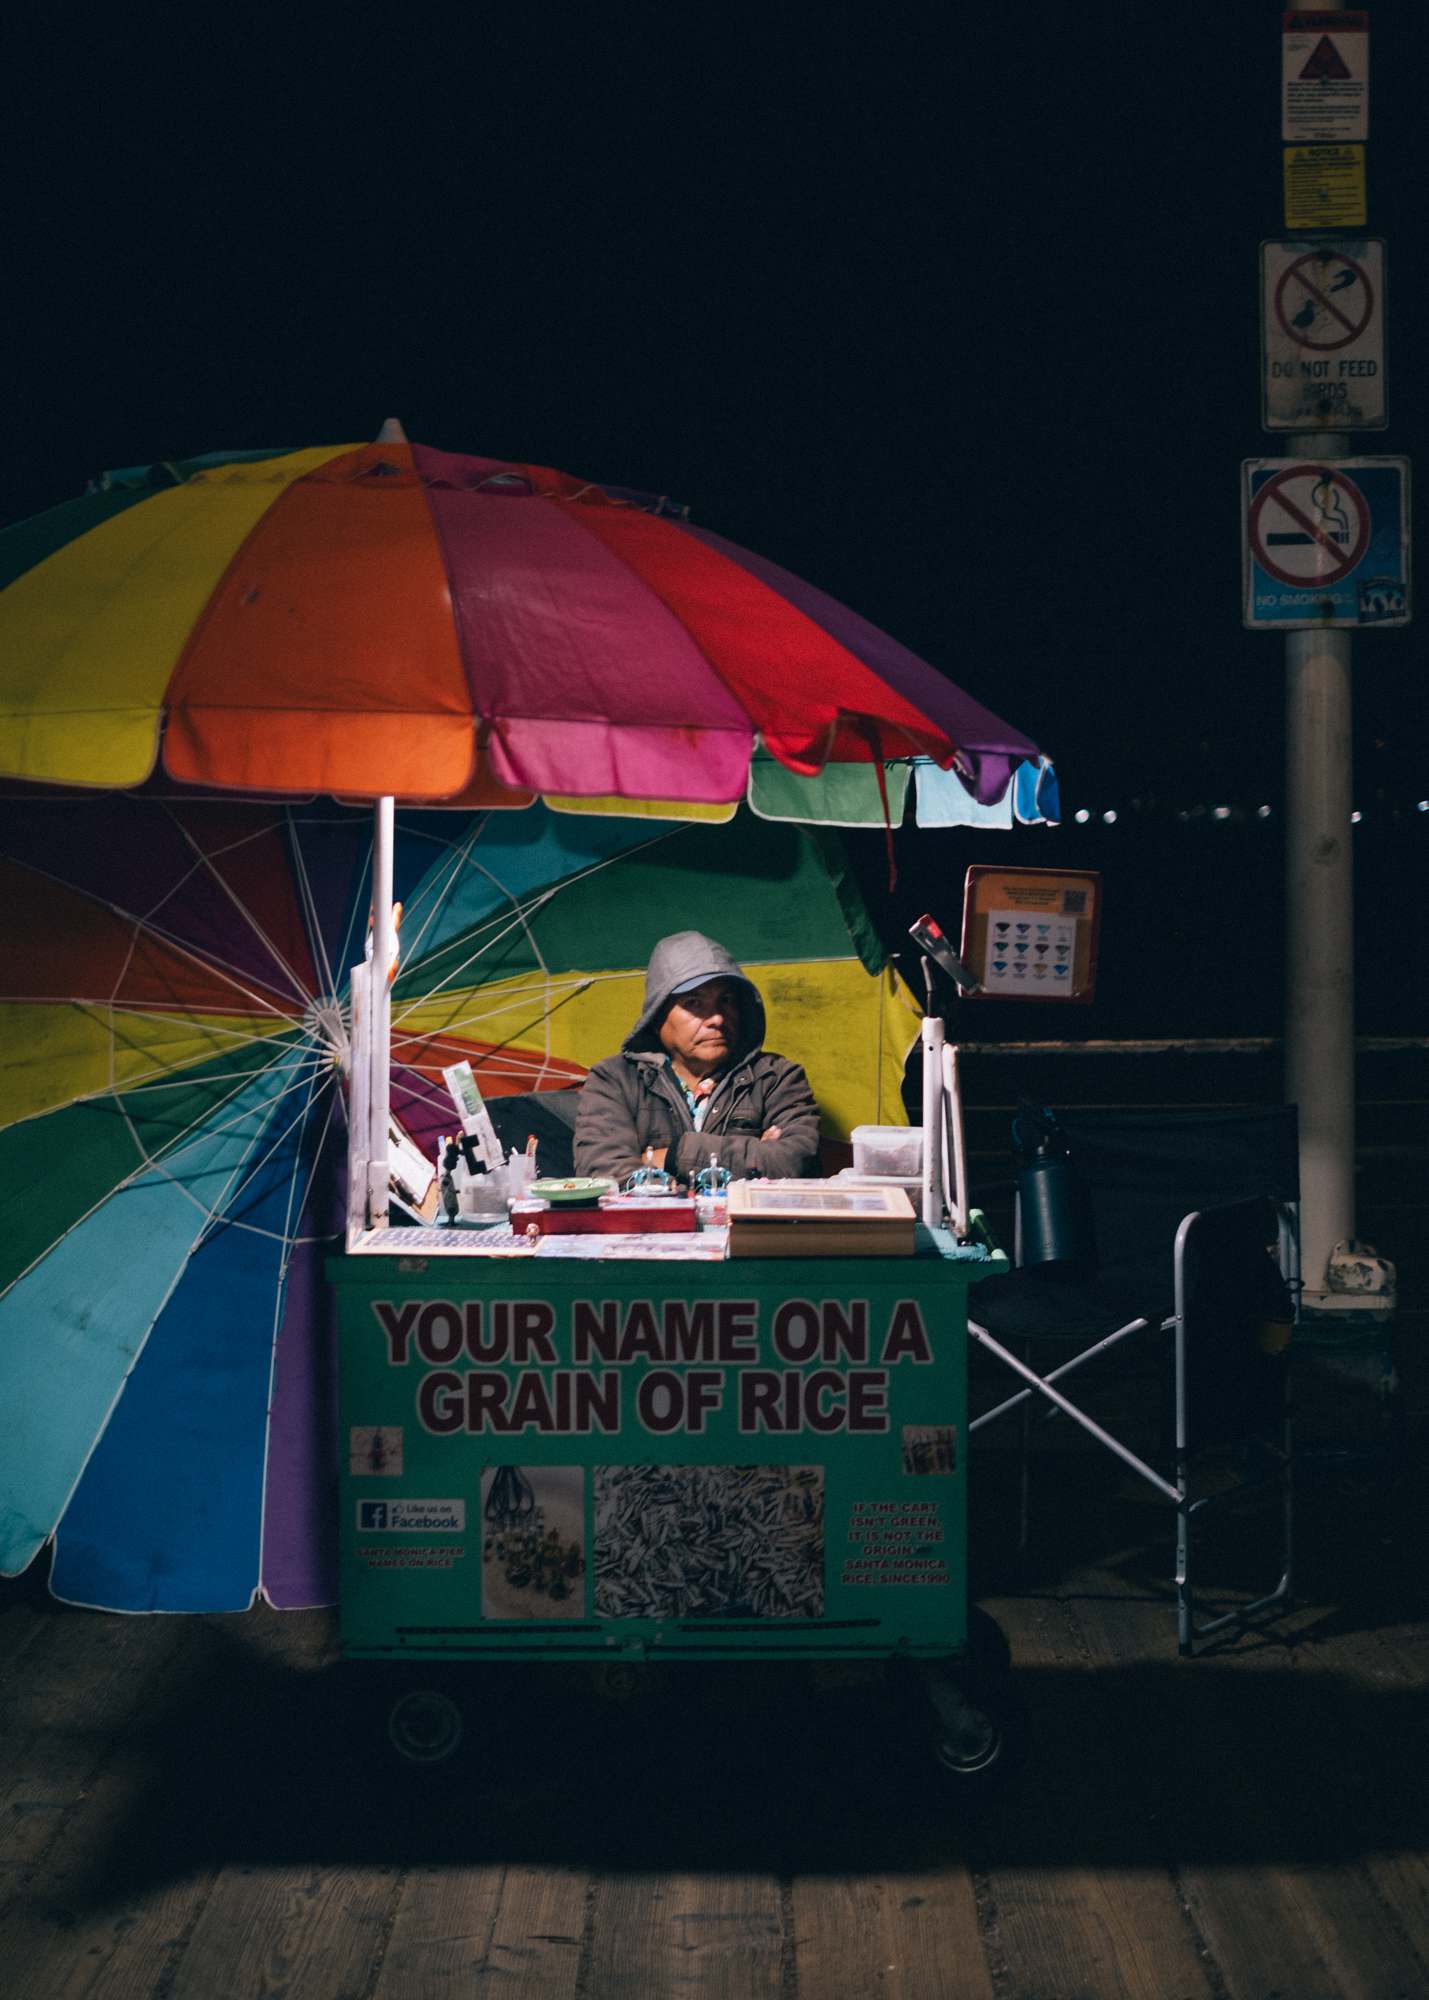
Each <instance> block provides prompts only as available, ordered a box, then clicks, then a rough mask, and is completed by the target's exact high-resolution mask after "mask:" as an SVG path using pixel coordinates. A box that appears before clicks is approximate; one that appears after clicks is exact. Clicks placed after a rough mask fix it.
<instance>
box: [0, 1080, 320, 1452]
mask: <svg viewBox="0 0 1429 2000" xmlns="http://www.w3.org/2000/svg"><path fill="white" fill-rule="evenodd" d="M276 1067H277V1059H276V1058H275V1059H274V1061H273V1062H272V1063H269V1064H268V1065H267V1068H268V1069H274V1068H276ZM265 1074H266V1071H265V1070H263V1069H258V1070H253V1071H251V1072H249V1073H248V1074H247V1075H246V1076H245V1077H243V1078H242V1079H241V1081H242V1082H243V1083H252V1082H254V1081H256V1079H257V1078H258V1077H260V1076H263V1075H265ZM291 1088H293V1086H292V1085H289V1086H288V1087H287V1089H291ZM287 1089H284V1090H282V1091H279V1093H278V1095H277V1096H276V1097H274V1098H273V1099H272V1100H271V1102H270V1103H269V1105H268V1106H267V1107H266V1109H267V1114H268V1115H269V1116H271V1115H272V1112H273V1110H274V1108H275V1107H276V1106H277V1105H278V1104H280V1103H281V1102H282V1100H283V1098H284V1097H285V1096H286V1095H287ZM114 1095H115V1098H116V1101H117V1102H118V1105H119V1112H120V1116H121V1117H122V1118H123V1119H124V1122H125V1124H126V1125H128V1127H129V1134H130V1137H131V1138H132V1139H133V1141H134V1147H135V1150H136V1151H137V1153H138V1154H139V1164H138V1165H137V1166H135V1167H133V1168H132V1169H131V1170H130V1171H129V1172H128V1173H127V1174H125V1175H124V1176H123V1178H122V1179H121V1180H118V1181H116V1182H115V1183H114V1185H113V1186H112V1187H111V1188H108V1189H106V1191H105V1192H104V1193H103V1194H102V1195H100V1196H99V1198H98V1199H97V1200H96V1201H92V1202H91V1203H90V1205H89V1207H88V1208H87V1209H85V1211H84V1213H83V1214H82V1215H77V1216H75V1217H74V1219H73V1221H71V1222H67V1223H66V1224H65V1226H64V1228H63V1229H62V1230H61V1231H60V1232H59V1234H58V1235H57V1236H56V1237H54V1238H53V1240H52V1241H51V1242H49V1243H47V1244H46V1245H45V1247H44V1249H43V1250H40V1251H38V1252H37V1253H36V1255H35V1256H34V1257H32V1258H31V1259H30V1262H29V1263H28V1264H27V1265H26V1266H25V1268H24V1270H22V1271H17V1272H16V1273H15V1275H14V1277H13V1278H12V1279H11V1280H10V1282H9V1283H8V1284H7V1285H5V1286H4V1287H3V1288H0V1298H4V1297H6V1296H7V1295H8V1294H9V1293H10V1292H11V1291H12V1290H13V1289H14V1287H15V1286H16V1285H18V1284H19V1283H20V1281H21V1279H22V1278H24V1277H26V1276H27V1275H28V1274H29V1273H30V1272H31V1271H33V1270H34V1269H35V1268H36V1267H37V1266H38V1265H40V1264H43V1263H44V1261H45V1259H46V1257H48V1256H50V1255H51V1254H52V1252H54V1251H55V1250H57V1249H58V1248H59V1246H60V1244H61V1243H63V1242H64V1240H65V1238H66V1237H68V1236H72V1235H73V1234H74V1232H75V1231H76V1230H77V1229H82V1228H83V1227H84V1224H85V1223H86V1222H88V1220H89V1219H90V1217H91V1216H92V1215H94V1214H96V1213H97V1212H98V1211H99V1210H100V1209H101V1208H103V1206H104V1204H105V1203H106V1202H108V1201H112V1200H113V1199H114V1197H115V1196H116V1195H119V1194H123V1193H124V1191H125V1190H126V1189H127V1188H130V1187H133V1186H134V1185H135V1183H136V1182H138V1181H141V1180H142V1179H143V1178H144V1177H145V1175H146V1174H150V1173H158V1174H162V1175H163V1177H164V1178H165V1180H167V1181H169V1182H170V1183H171V1185H172V1186H174V1187H175V1188H177V1189H178V1191H179V1193H180V1194H182V1195H183V1196H184V1198H185V1199H186V1200H187V1201H190V1202H192V1203H193V1205H194V1207H195V1208H197V1209H198V1210H199V1211H200V1213H201V1214H203V1215H205V1216H208V1215H210V1214H211V1213H212V1212H213V1211H211V1210H209V1209H208V1208H206V1207H205V1204H204V1203H203V1202H201V1201H200V1200H199V1199H198V1197H197V1196H196V1195H194V1194H192V1193H191V1192H190V1191H189V1189H188V1188H186V1187H185V1186H184V1185H183V1183H182V1181H178V1180H175V1178H174V1176H173V1175H172V1174H171V1173H169V1172H168V1170H167V1168H166V1167H165V1165H164V1155H163V1154H151V1153H150V1152H149V1151H148V1149H147V1148H146V1147H145V1145H144V1143H143V1141H142V1140H141V1139H140V1137H139V1134H138V1132H137V1131H136V1130H135V1128H134V1121H133V1119H132V1118H131V1117H130V1116H129V1113H128V1111H127V1110H126V1109H125V1107H124V1103H123V1099H122V1097H121V1096H120V1094H119V1093H118V1092H117V1091H116V1092H115V1093H114ZM237 1095H238V1092H237V1090H236V1089H235V1090H233V1091H230V1092H229V1094H228V1096H227V1097H226V1098H224V1099H223V1100H222V1102H223V1103H225V1104H228V1103H231V1102H232V1101H233V1099H234V1097H236V1096H237ZM234 1122H235V1121H234V1120H233V1119H231V1118H230V1119H226V1120H225V1121H224V1122H223V1123H222V1124H219V1125H215V1126H212V1127H210V1128H209V1136H216V1135H217V1134H218V1133H220V1132H225V1131H227V1130H228V1129H229V1128H230V1126H232V1125H233V1123H234ZM202 1124H203V1118H202V1116H200V1117H198V1118H195V1119H193V1120H191V1121H190V1123H189V1124H188V1125H186V1126H184V1128H183V1129H182V1131H181V1132H180V1133H179V1134H178V1135H177V1137H176V1139H175V1140H174V1144H173V1145H171V1146H169V1147H168V1148H166V1152H167V1153H169V1154H171V1153H172V1152H173V1149H174V1145H181V1144H183V1142H184V1141H185V1140H187V1139H188V1138H189V1136H190V1135H191V1134H192V1133H194V1132H196V1131H197V1130H198V1129H199V1127H200V1126H201V1125H202ZM241 1170H242V1162H240V1163H239V1164H238V1165H237V1166H235V1167H234V1168H233V1170H232V1173H233V1174H237V1173H239V1172H241ZM229 1178H230V1180H231V1179H232V1174H230V1176H229ZM220 1198H221V1197H220ZM202 1234H203V1226H202V1225H200V1228H199V1230H198V1233H197V1234H196V1235H195V1237H194V1241H193V1243H192V1244H190V1246H189V1249H188V1251H187V1253H186V1254H185V1257H184V1259H183V1263H181V1264H180V1266H179V1271H178V1272H176V1274H175V1278H174V1284H177V1283H178V1278H179V1275H180V1274H181V1273H182V1270H183V1265H184V1264H186V1263H187V1262H188V1259H189V1257H191V1256H192V1255H193V1252H194V1249H195V1247H196V1246H197V1244H198V1241H199V1238H200V1237H201V1236H202ZM172 1293H173V1285H171V1286H170V1287H169V1290H168V1291H167V1292H166V1293H165V1295H164V1304H165V1305H166V1304H167V1303H168V1300H169V1298H170V1297H171V1296H172ZM163 1309H164V1306H163V1305H160V1307H159V1311H158V1312H156V1313H155V1315H154V1319H153V1320H151V1321H150V1322H149V1328H148V1329H147V1330H146V1332H145V1335H144V1339H145V1340H146V1341H147V1339H148V1336H149V1332H150V1331H152V1329H153V1325H154V1320H157V1319H158V1317H159V1313H161V1312H162V1311H163ZM142 1351H143V1342H141V1343H140V1346H139V1347H138V1348H137V1349H136V1350H135V1354H134V1361H133V1362H131V1363H130V1372H132V1370H133V1366H134V1363H135V1362H137V1361H138V1359H139V1355H140V1353H142ZM105 1421H106V1423H107V1422H108V1418H107V1417H106V1419H105ZM101 1432H102V1427H101ZM95 1442H96V1443H98V1439H97V1438H96V1440H95Z"/></svg>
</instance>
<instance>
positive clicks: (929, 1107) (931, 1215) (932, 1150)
mask: <svg viewBox="0 0 1429 2000" xmlns="http://www.w3.org/2000/svg"><path fill="white" fill-rule="evenodd" d="M925 969H926V968H925ZM929 984H930V986H931V980H930V982H929ZM944 1048H945V1043H944V1038H943V1023H942V1020H941V1018H940V1017H939V1016H938V1015H937V1014H935V1013H934V1012H933V998H932V994H931V992H930V993H929V995H928V1000H927V1003H926V1005H925V1008H924V1013H923V1220H924V1222H925V1223H926V1224H927V1226H928V1228H929V1229H941V1228H942V1226H943V1205H944V1201H945V1199H946V1197H945V1193H944V1184H943V1132H944V1129H945V1128H944V1120H945V1118H946V1116H947V1113H946V1108H945V1106H944V1103H943V1052H944Z"/></svg>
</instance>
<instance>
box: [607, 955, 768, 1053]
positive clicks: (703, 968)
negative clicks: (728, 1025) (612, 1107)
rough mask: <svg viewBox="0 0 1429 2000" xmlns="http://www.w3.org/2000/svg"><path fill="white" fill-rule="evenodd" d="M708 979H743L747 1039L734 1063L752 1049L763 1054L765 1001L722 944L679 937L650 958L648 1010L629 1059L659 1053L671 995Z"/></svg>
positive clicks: (629, 1042)
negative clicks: (660, 1029) (660, 1030)
mask: <svg viewBox="0 0 1429 2000" xmlns="http://www.w3.org/2000/svg"><path fill="white" fill-rule="evenodd" d="M704 979H737V980H738V981H739V982H740V985H741V986H742V987H743V988H744V992H745V996H746V997H745V1004H744V1006H743V1007H742V1008H741V1010H740V1029H741V1033H740V1038H739V1046H738V1047H737V1048H736V1050H735V1052H734V1060H735V1061H736V1062H737V1061H739V1060H740V1059H741V1058H742V1057H744V1056H747V1055H748V1054H749V1052H750V1050H751V1049H757V1048H759V1047H760V1046H761V1044H762V1043H763V1041H764V1000H763V996H762V995H761V993H760V991H759V988H758V987H757V986H756V985H755V983H754V981H753V980H752V979H751V978H749V976H748V974H747V973H745V971H744V970H743V969H742V967H741V966H739V965H738V964H737V963H736V962H735V960H734V959H732V958H731V957H730V955H729V953H728V952H727V951H726V950H725V948H724V946H723V945H722V944H716V943H715V941H714V939H713V938H707V937H706V936H705V935H704V932H703V931H675V932H673V933H672V935H671V936H669V937H664V938H661V940H660V942H659V943H658V944H657V945H656V947H655V949H654V950H653V951H652V952H651V954H650V964H649V966H648V967H647V968H646V973H645V1001H644V1005H643V1006H642V1008H641V1011H640V1019H639V1020H638V1021H637V1022H636V1023H635V1026H634V1027H633V1028H632V1029H631V1031H630V1033H629V1034H628V1035H627V1036H626V1037H625V1040H624V1042H623V1043H622V1044H621V1047H622V1049H623V1051H624V1053H625V1054H626V1055H630V1056H633V1055H640V1054H643V1053H645V1052H647V1051H655V1052H657V1053H658V1052H659V1051H660V1037H659V1035H658V1033H657V1032H656V1029H657V1026H658V1024H659V1022H660V1021H661V1020H663V1018H664V1014H665V1008H666V1007H667V1005H668V1004H669V1000H670V996H671V994H672V993H673V992H674V990H675V988H676V987H677V986H684V985H685V984H686V983H687V982H689V981H695V980H704Z"/></svg>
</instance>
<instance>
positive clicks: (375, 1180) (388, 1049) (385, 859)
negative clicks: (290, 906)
mask: <svg viewBox="0 0 1429 2000" xmlns="http://www.w3.org/2000/svg"><path fill="white" fill-rule="evenodd" d="M395 823H396V818H395V802H394V800H393V799H391V798H390V797H389V798H381V799H378V801H377V803H376V805H375V807H374V808H373V815H372V962H371V968H370V971H369V984H368V994H367V998H368V1010H367V1016H368V1044H369V1069H368V1083H367V1220H368V1227H369V1228H374V1229H375V1228H377V1227H379V1226H380V1225H381V1224H382V1223H384V1222H386V1220H387V1189H388V1160H387V1143H388V1142H387V1130H388V1126H389V1124H390V1122H391V1115H392V987H391V983H390V980H389V977H388V975H389V973H390V972H391V969H392V957H393V953H394V951H395V948H396V934H395V932H394V930H393V926H392V843H393V837H394V828H395Z"/></svg>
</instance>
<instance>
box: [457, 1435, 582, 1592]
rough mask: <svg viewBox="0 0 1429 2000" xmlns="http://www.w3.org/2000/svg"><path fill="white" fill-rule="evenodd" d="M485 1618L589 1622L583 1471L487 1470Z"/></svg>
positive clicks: (483, 1539)
mask: <svg viewBox="0 0 1429 2000" xmlns="http://www.w3.org/2000/svg"><path fill="white" fill-rule="evenodd" d="M481 1615H482V1617H483V1618H528V1619H529V1618H539V1619H547V1618H584V1617H585V1615H586V1559H585V1469H584V1467H583V1466H579V1465H539V1466H536V1465H527V1466H519V1465H487V1466H483V1467H482V1473H481Z"/></svg>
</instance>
